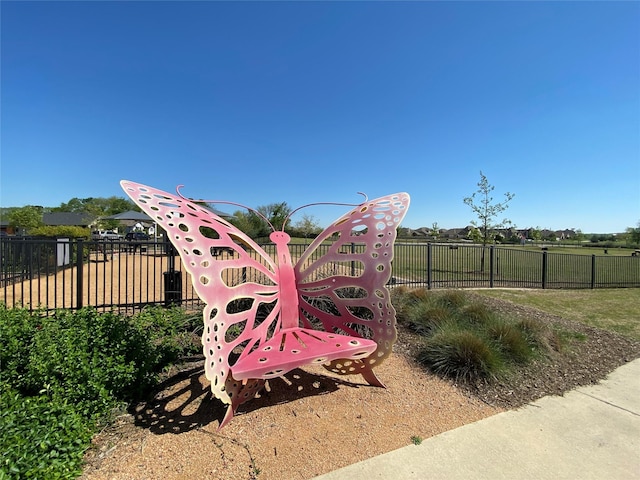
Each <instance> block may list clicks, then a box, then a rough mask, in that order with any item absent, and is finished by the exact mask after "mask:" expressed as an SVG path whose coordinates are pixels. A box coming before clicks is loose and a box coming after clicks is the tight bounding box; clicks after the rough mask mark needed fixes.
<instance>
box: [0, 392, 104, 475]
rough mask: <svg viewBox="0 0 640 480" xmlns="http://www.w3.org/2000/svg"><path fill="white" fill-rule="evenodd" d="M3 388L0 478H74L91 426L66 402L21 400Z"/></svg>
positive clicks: (35, 398) (0, 397) (0, 398)
mask: <svg viewBox="0 0 640 480" xmlns="http://www.w3.org/2000/svg"><path fill="white" fill-rule="evenodd" d="M4 387H6V385H5V386H4ZM4 387H3V388H2V393H0V424H1V425H2V430H1V431H0V450H1V451H2V454H3V456H2V460H1V463H0V478H2V479H7V480H9V479H15V480H21V479H44V478H46V479H73V478H76V477H77V476H78V475H79V474H80V473H81V468H82V457H83V454H84V451H85V450H86V448H87V445H88V444H89V441H90V440H91V434H92V432H93V428H92V425H91V424H90V423H89V422H87V420H86V419H85V418H84V417H82V415H80V414H78V413H77V412H76V411H75V408H74V406H73V405H70V404H69V403H67V402H52V401H51V398H49V396H47V395H37V396H32V397H25V396H22V395H20V393H18V392H17V391H15V390H13V389H10V388H4Z"/></svg>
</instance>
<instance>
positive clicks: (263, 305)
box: [121, 180, 409, 428]
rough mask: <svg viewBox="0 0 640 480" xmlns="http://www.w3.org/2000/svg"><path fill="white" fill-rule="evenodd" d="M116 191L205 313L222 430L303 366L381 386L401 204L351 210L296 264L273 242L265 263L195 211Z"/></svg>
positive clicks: (236, 236)
mask: <svg viewBox="0 0 640 480" xmlns="http://www.w3.org/2000/svg"><path fill="white" fill-rule="evenodd" d="M121 185H122V188H123V189H124V191H125V192H126V193H127V194H128V195H129V196H130V197H131V198H132V199H133V201H134V202H135V203H136V204H137V205H138V206H140V207H141V208H142V209H143V210H144V211H145V212H146V213H147V214H148V215H149V216H150V217H151V218H152V219H153V220H154V221H156V222H157V223H158V225H159V226H160V227H162V228H163V229H164V230H165V231H166V232H167V235H168V237H169V239H170V240H171V242H172V243H173V245H174V246H175V247H176V249H177V250H178V253H179V254H180V257H181V259H182V262H183V264H184V266H185V269H186V270H187V271H188V272H189V274H190V275H191V277H192V283H193V286H194V288H195V290H196V292H197V294H198V296H199V297H200V298H201V299H202V301H203V302H204V303H205V305H206V306H205V308H204V311H203V317H204V331H203V335H202V343H203V351H204V355H205V360H206V361H205V373H206V376H207V378H208V379H209V381H211V390H212V393H213V394H214V396H215V397H217V398H219V399H220V400H222V401H223V402H224V403H226V404H228V405H229V406H228V409H227V414H226V416H225V418H224V419H223V421H222V422H221V423H220V428H222V427H223V426H224V425H226V424H227V423H228V422H229V421H230V420H231V418H232V417H233V414H234V412H235V411H236V409H237V408H238V406H239V405H240V404H242V403H244V402H245V401H248V400H250V399H252V398H253V397H254V396H255V395H256V393H258V391H259V390H260V389H261V388H262V387H263V385H264V382H265V380H266V379H269V378H274V377H278V376H282V375H285V374H286V373H288V372H290V371H291V370H293V369H295V368H298V367H301V366H304V365H310V364H323V365H324V366H325V367H326V368H327V369H329V370H330V371H333V372H336V373H339V374H358V373H359V374H362V375H363V377H364V378H365V380H366V381H367V382H368V383H369V384H371V385H376V386H383V385H382V383H381V382H380V380H378V378H377V377H376V375H375V374H374V373H373V367H375V366H376V365H379V364H380V363H381V362H382V361H383V360H384V359H385V358H386V357H387V356H388V355H389V354H390V353H391V349H392V346H393V343H394V342H395V339H396V324H395V310H394V308H393V306H392V305H391V301H390V298H389V292H388V290H387V288H386V284H387V282H388V280H389V278H390V276H391V261H392V259H393V243H394V241H395V237H396V229H397V227H398V226H399V224H400V222H401V221H402V218H403V217H404V215H405V214H406V212H407V209H408V207H409V195H408V194H406V193H398V194H394V195H388V196H386V197H381V198H378V199H376V200H367V201H365V202H364V203H362V204H360V205H358V206H355V208H353V209H352V210H351V211H350V212H349V213H347V214H345V215H343V216H342V217H341V218H339V219H338V220H337V221H335V222H334V223H333V224H332V225H331V226H330V227H328V228H327V229H326V230H325V231H324V232H322V233H321V234H320V235H318V236H317V237H316V239H315V240H314V241H313V242H312V243H311V245H310V246H309V247H308V248H307V249H306V250H305V251H304V252H303V253H302V255H301V256H300V258H298V259H296V260H295V261H294V260H293V259H292V257H291V253H290V250H289V241H290V238H289V235H288V234H287V233H285V232H284V231H274V232H273V233H272V234H271V236H270V239H271V241H272V242H273V243H274V245H275V254H274V256H273V258H272V256H271V255H269V254H268V253H267V252H266V251H265V249H263V248H261V247H260V246H258V245H257V244H256V243H255V242H254V241H253V240H252V239H251V238H250V237H249V236H247V235H246V234H245V233H243V232H242V231H241V230H239V229H238V228H236V227H235V226H234V225H232V224H231V223H230V222H228V221H226V220H224V219H223V218H221V217H219V216H218V215H216V214H214V213H213V212H212V211H211V210H210V209H208V208H206V207H204V206H201V205H199V204H197V203H195V202H194V201H191V200H189V199H187V198H184V197H182V196H180V195H172V194H169V193H167V192H163V191H161V190H157V189H155V188H152V187H148V186H145V185H141V184H138V183H134V182H130V181H126V180H123V181H122V182H121ZM283 228H284V227H283ZM356 243H357V245H358V248H357V249H356V248H354V246H353V245H354V244H356Z"/></svg>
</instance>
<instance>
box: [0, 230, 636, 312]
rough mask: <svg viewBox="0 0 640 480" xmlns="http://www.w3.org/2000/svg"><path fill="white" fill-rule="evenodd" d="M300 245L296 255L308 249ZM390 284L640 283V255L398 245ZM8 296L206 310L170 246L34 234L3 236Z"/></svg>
mask: <svg viewBox="0 0 640 480" xmlns="http://www.w3.org/2000/svg"><path fill="white" fill-rule="evenodd" d="M290 247H291V255H292V257H293V258H294V259H295V258H299V257H300V256H301V255H302V253H303V252H304V250H305V248H306V246H305V245H296V244H293V245H290ZM264 248H265V250H267V251H271V250H273V248H272V246H264ZM343 248H344V249H345V253H357V252H362V251H364V245H362V244H358V243H353V244H349V245H346V246H344V247H343ZM321 250H322V248H321V249H319V251H318V253H317V255H316V256H315V257H314V258H316V257H317V256H320V255H321V254H322V253H323V252H322V251H321ZM216 254H217V253H216ZM219 254H220V255H228V253H227V252H224V251H221V252H219ZM347 257H348V256H347ZM325 268H327V269H328V270H327V272H323V274H325V275H331V274H336V273H339V274H342V275H351V276H357V270H358V269H359V268H360V267H359V264H358V262H353V261H347V262H341V263H340V264H336V265H328V266H325ZM234 274H238V275H242V276H244V275H246V272H235V273H234ZM390 283H391V284H392V285H407V286H409V287H425V288H429V289H435V288H472V287H474V288H494V287H503V288H504V287H516V288H617V287H640V256H638V257H634V256H632V255H631V254H630V255H628V256H614V255H597V256H596V255H579V254H567V253H550V252H548V251H545V250H532V249H529V248H522V247H497V246H491V247H486V248H485V247H482V246H478V245H467V244H457V245H454V244H431V243H402V242H397V243H396V247H395V251H394V261H393V271H392V278H391V281H390ZM0 303H4V304H5V305H6V306H8V307H27V308H30V309H36V308H44V309H46V310H55V309H78V308H81V307H83V306H92V307H95V308H97V309H102V310H107V309H119V310H135V309H139V308H142V307H144V306H145V305H150V304H160V305H170V304H180V305H183V306H185V307H187V308H199V307H201V302H200V300H199V298H198V296H197V294H196V292H195V290H194V289H193V286H192V284H191V281H190V278H189V276H188V275H187V274H186V271H185V269H184V268H183V266H182V264H181V260H180V257H179V256H178V255H177V254H176V252H175V250H174V249H173V247H172V246H171V245H170V244H167V243H163V242H133V243H131V242H118V241H115V242H108V241H107V242H105V241H83V240H68V239H54V240H51V239H34V238H25V237H3V238H0Z"/></svg>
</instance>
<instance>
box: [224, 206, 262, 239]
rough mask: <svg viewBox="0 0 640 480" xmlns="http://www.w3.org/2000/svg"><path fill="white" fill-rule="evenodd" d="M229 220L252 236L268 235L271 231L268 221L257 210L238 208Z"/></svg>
mask: <svg viewBox="0 0 640 480" xmlns="http://www.w3.org/2000/svg"><path fill="white" fill-rule="evenodd" d="M229 221H230V222H231V223H232V224H233V225H234V226H236V227H237V228H238V229H239V230H241V231H242V232H244V233H245V234H247V235H248V236H249V237H251V238H254V239H255V238H259V237H266V236H268V235H269V234H270V233H271V232H270V229H269V226H268V225H267V223H266V222H265V221H264V220H263V219H262V218H260V216H259V215H257V214H256V213H255V212H253V211H251V210H249V211H246V212H245V211H243V210H236V211H235V212H233V216H232V217H231V218H230V219H229Z"/></svg>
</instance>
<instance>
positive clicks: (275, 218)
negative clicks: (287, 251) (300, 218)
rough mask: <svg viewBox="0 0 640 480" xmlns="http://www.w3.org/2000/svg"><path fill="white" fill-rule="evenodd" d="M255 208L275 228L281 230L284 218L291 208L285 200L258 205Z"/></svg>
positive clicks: (287, 215)
mask: <svg viewBox="0 0 640 480" xmlns="http://www.w3.org/2000/svg"><path fill="white" fill-rule="evenodd" d="M257 210H258V212H260V213H261V214H262V215H264V217H265V218H266V219H267V220H269V223H271V225H273V228H275V229H276V230H282V226H283V225H284V222H285V220H286V219H287V218H288V217H289V215H290V214H291V208H290V207H289V205H287V202H280V203H270V204H269V205H262V206H260V207H258V208H257Z"/></svg>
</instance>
